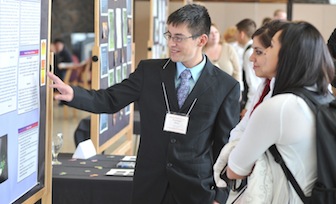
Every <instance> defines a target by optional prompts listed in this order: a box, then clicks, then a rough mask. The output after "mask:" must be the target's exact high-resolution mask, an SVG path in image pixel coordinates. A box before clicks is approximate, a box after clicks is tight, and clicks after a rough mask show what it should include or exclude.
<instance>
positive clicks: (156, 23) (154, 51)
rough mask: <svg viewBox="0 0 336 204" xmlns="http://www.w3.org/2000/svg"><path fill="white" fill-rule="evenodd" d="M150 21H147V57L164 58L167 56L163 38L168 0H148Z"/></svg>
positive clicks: (165, 43)
mask: <svg viewBox="0 0 336 204" xmlns="http://www.w3.org/2000/svg"><path fill="white" fill-rule="evenodd" d="M150 5H151V8H150V11H151V14H150V18H149V19H150V22H149V41H148V54H147V57H148V58H149V59H158V58H166V57H167V56H168V48H167V41H166V39H165V38H164V35H163V34H164V33H165V32H166V31H167V29H166V20H167V13H168V0H150Z"/></svg>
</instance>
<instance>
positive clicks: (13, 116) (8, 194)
mask: <svg viewBox="0 0 336 204" xmlns="http://www.w3.org/2000/svg"><path fill="white" fill-rule="evenodd" d="M32 11H34V12H32ZM50 11H51V2H50V1H48V0H45V1H42V0H16V1H7V0H2V1H0V61H1V63H0V124H1V126H0V203H1V204H7V203H36V202H37V201H40V200H41V201H42V203H51V147H50V146H51V142H50V139H49V136H50V135H51V132H52V126H51V124H52V121H50V120H52V112H51V111H52V109H50V108H51V107H50V106H51V105H50V104H51V102H52V93H50V89H48V82H49V81H47V78H46V73H47V70H48V69H49V64H50V62H49V59H50V57H49V54H50V52H49V39H50Z"/></svg>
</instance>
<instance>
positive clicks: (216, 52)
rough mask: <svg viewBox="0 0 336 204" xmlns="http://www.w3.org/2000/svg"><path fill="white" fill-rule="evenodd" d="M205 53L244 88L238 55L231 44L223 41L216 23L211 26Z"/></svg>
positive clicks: (204, 49)
mask: <svg viewBox="0 0 336 204" xmlns="http://www.w3.org/2000/svg"><path fill="white" fill-rule="evenodd" d="M203 52H204V54H205V55H206V56H207V57H208V58H209V59H210V61H211V62H212V63H213V64H214V65H216V66H218V67H219V68H220V69H222V70H223V71H225V72H226V73H228V74H229V75H231V76H232V77H233V78H234V79H236V80H237V81H238V82H239V83H240V86H241V87H243V79H242V69H241V67H240V65H239V59H238V55H237V53H236V51H235V49H234V48H233V47H232V46H231V45H230V44H228V43H226V42H223V41H222V39H221V36H220V33H219V31H218V27H217V26H216V25H215V24H214V23H212V24H211V27H210V35H209V40H208V42H207V44H206V45H205V46H204V48H203Z"/></svg>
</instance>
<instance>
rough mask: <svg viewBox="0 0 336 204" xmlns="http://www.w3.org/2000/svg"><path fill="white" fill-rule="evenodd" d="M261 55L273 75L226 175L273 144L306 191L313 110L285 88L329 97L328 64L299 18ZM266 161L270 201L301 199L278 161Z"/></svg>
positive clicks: (311, 169)
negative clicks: (269, 89) (271, 85)
mask: <svg viewBox="0 0 336 204" xmlns="http://www.w3.org/2000/svg"><path fill="white" fill-rule="evenodd" d="M265 54H266V58H267V62H268V63H269V64H268V65H267V66H266V67H267V68H268V72H270V73H271V72H273V73H274V74H273V75H275V79H276V80H275V83H274V89H273V94H272V97H271V98H270V99H268V100H267V101H264V102H263V103H261V104H260V105H259V106H258V107H257V108H256V109H255V110H254V111H253V113H252V115H251V118H250V120H249V123H248V124H247V127H246V130H245V132H244V134H243V135H242V136H241V137H240V140H239V141H238V143H237V145H236V146H235V148H233V150H232V151H231V153H230V155H229V158H228V167H227V174H226V175H227V177H228V178H229V179H242V178H245V177H247V176H248V175H250V174H251V172H252V171H254V169H255V168H256V166H255V164H256V161H257V160H258V159H259V158H260V157H263V156H264V155H265V154H266V155H267V156H268V157H269V158H273V157H272V155H271V154H270V153H269V151H267V150H268V148H269V147H270V146H271V145H273V144H275V145H276V146H277V149H278V150H279V152H280V154H281V155H282V157H283V159H284V162H285V163H286V165H287V167H288V168H289V169H290V171H291V172H292V174H293V175H294V176H295V179H296V180H297V182H298V183H299V185H300V187H301V189H302V190H303V191H304V194H305V195H306V196H310V194H311V190H312V187H313V184H314V182H315V181H316V178H317V167H316V139H315V137H316V134H315V114H314V113H313V111H312V110H311V109H310V108H309V106H308V105H307V103H306V102H305V101H304V99H302V98H301V97H299V96H297V95H295V94H292V93H287V90H289V89H291V88H305V89H307V90H309V91H312V92H314V93H315V94H317V95H320V96H321V97H327V98H330V97H331V94H330V92H329V89H328V86H329V83H330V81H331V80H332V79H333V77H334V72H335V70H334V69H335V68H334V64H333V61H332V58H331V56H330V53H329V51H328V48H327V46H326V44H325V41H324V39H323V37H322V35H321V34H320V32H319V31H318V30H317V29H316V28H315V27H314V26H313V25H311V24H310V23H308V22H302V21H301V22H295V23H289V25H288V26H287V27H285V28H283V29H281V30H280V31H278V32H277V33H276V34H275V35H274V37H273V38H272V43H271V46H270V47H269V48H267V49H266V50H265ZM298 62H300V63H298ZM256 72H257V71H256ZM266 123H267V124H266ZM269 164H270V168H272V171H270V173H269V174H268V175H266V176H270V177H271V185H269V186H267V188H268V189H269V188H272V189H273V190H272V192H273V193H272V197H271V199H272V202H274V203H292V204H296V203H302V201H301V199H300V197H299V196H298V195H297V193H296V192H295V190H294V188H292V187H291V186H290V185H289V184H288V181H287V178H286V176H285V175H284V173H283V171H282V169H281V166H280V165H279V164H277V163H275V161H274V159H269ZM252 173H253V172H252Z"/></svg>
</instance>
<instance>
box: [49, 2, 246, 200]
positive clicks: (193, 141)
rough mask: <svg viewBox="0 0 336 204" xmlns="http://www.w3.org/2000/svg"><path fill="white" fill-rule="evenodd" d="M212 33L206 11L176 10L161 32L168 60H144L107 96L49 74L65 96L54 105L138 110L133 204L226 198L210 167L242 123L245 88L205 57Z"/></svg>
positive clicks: (101, 110)
mask: <svg viewBox="0 0 336 204" xmlns="http://www.w3.org/2000/svg"><path fill="white" fill-rule="evenodd" d="M210 26H211V18H210V16H209V13H208V11H207V9H206V8H205V7H204V6H202V5H198V4H187V5H185V6H183V7H181V8H179V9H178V10H176V11H174V12H173V13H171V14H170V15H169V17H168V19H167V32H165V33H164V36H165V38H166V39H167V42H168V48H169V53H170V58H169V59H150V60H142V61H140V62H139V64H138V66H137V68H136V69H135V71H134V72H133V73H132V74H130V76H129V78H128V79H125V80H123V81H122V82H121V83H118V84H115V85H113V86H111V87H109V88H107V89H102V90H86V89H83V88H81V87H75V86H69V85H67V84H64V83H63V82H62V80H61V79H59V78H58V77H56V76H55V75H54V74H52V73H50V72H49V73H48V77H49V78H50V79H51V80H52V81H53V82H54V83H53V84H52V85H51V88H56V89H58V91H59V92H60V94H59V95H55V99H57V100H63V101H66V102H65V104H66V105H69V106H71V107H75V108H78V109H81V110H85V111H89V112H93V113H108V114H113V113H115V112H118V111H119V110H120V109H122V108H124V107H125V106H127V105H129V104H130V103H132V102H137V103H138V108H139V113H140V121H141V138H140V144H139V149H138V153H137V159H136V166H135V173H134V177H133V193H132V203H133V204H178V203H188V204H199V203H202V204H218V203H224V202H225V200H226V198H227V197H226V196H227V195H226V194H225V193H226V192H225V191H224V189H219V188H217V187H216V185H215V182H214V178H213V171H212V166H213V164H214V161H216V159H217V157H218V154H219V152H220V150H221V148H222V147H223V146H224V144H226V142H227V141H228V137H229V133H230V131H231V129H232V128H233V127H235V126H236V124H237V123H238V121H239V96H240V88H239V83H238V82H237V81H236V80H234V79H233V78H232V77H231V76H230V75H228V74H227V73H225V72H223V71H222V70H220V69H219V68H218V67H216V66H214V65H213V64H212V63H211V62H210V60H209V59H208V58H207V57H206V56H205V55H204V54H203V53H202V49H203V47H204V45H205V44H206V43H207V41H208V35H209V33H210ZM185 97H186V98H185ZM183 99H184V100H183Z"/></svg>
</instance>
